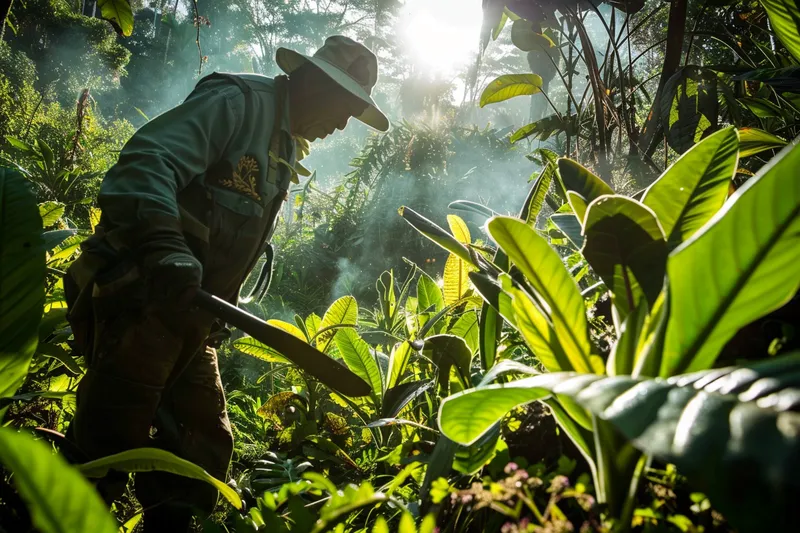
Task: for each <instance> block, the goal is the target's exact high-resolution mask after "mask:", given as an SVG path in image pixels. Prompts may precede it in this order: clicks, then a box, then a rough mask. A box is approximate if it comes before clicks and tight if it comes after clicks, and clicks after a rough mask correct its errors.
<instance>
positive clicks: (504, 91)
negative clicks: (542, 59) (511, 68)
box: [480, 74, 542, 107]
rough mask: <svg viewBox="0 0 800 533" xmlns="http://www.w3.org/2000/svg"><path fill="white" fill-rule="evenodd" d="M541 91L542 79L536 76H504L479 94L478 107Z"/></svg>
mask: <svg viewBox="0 0 800 533" xmlns="http://www.w3.org/2000/svg"><path fill="white" fill-rule="evenodd" d="M541 91H542V77H541V76H539V75H537V74H505V75H503V76H500V77H499V78H497V79H496V80H494V81H493V82H491V83H489V85H487V86H486V88H485V89H484V90H483V93H482V94H481V100H480V106H481V107H483V106H485V105H488V104H495V103H497V102H502V101H504V100H508V99H509V98H514V97H515V96H524V95H530V94H536V93H539V92H541Z"/></svg>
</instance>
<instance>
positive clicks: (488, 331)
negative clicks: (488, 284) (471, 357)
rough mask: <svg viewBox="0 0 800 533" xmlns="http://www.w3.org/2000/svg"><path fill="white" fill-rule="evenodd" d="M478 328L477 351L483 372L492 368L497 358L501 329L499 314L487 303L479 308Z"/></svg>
mask: <svg viewBox="0 0 800 533" xmlns="http://www.w3.org/2000/svg"><path fill="white" fill-rule="evenodd" d="M478 328H479V335H478V342H479V344H478V350H479V353H480V356H481V367H482V368H483V370H484V371H487V370H489V369H490V368H492V367H493V366H494V362H495V359H496V358H497V345H498V343H499V341H500V335H501V334H502V328H503V319H502V318H500V314H499V313H498V312H497V310H496V309H495V308H494V307H492V306H491V305H489V304H488V302H483V307H481V314H480V322H479V324H478Z"/></svg>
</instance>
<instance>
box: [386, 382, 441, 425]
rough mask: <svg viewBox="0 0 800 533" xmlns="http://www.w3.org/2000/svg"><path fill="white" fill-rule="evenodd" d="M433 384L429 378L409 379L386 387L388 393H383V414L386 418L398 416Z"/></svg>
mask: <svg viewBox="0 0 800 533" xmlns="http://www.w3.org/2000/svg"><path fill="white" fill-rule="evenodd" d="M431 385H433V382H432V381H428V380H421V381H409V382H408V383H403V384H402V385H397V386H396V387H392V388H389V389H386V394H384V395H383V402H382V404H381V416H382V417H384V418H394V417H396V416H397V415H398V414H400V411H402V410H403V409H404V408H405V407H406V406H407V405H408V404H409V403H411V402H412V401H414V399H415V398H417V397H419V396H420V395H422V394H424V393H425V391H427V390H428V389H429V388H430V387H431Z"/></svg>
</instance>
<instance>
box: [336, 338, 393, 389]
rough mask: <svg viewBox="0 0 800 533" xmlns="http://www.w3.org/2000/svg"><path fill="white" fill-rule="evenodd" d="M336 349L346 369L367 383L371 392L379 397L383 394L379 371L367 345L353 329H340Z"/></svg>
mask: <svg viewBox="0 0 800 533" xmlns="http://www.w3.org/2000/svg"><path fill="white" fill-rule="evenodd" d="M335 340H336V347H337V348H338V349H339V354H340V355H341V356H342V359H343V360H344V362H345V364H346V365H347V367H348V368H349V369H350V370H352V371H353V372H354V373H355V374H356V375H357V376H358V377H360V378H361V379H363V380H364V381H366V382H367V383H369V386H370V387H371V388H372V392H373V393H375V394H376V395H377V397H380V395H381V394H382V393H383V383H382V379H381V370H380V368H378V363H377V361H375V358H374V357H373V356H372V352H371V351H370V349H369V344H367V343H366V342H364V340H363V339H361V337H359V336H358V333H356V332H355V330H353V329H340V330H339V331H338V332H337V333H336V337H335Z"/></svg>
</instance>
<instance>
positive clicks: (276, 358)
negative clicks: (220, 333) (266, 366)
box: [233, 337, 289, 363]
mask: <svg viewBox="0 0 800 533" xmlns="http://www.w3.org/2000/svg"><path fill="white" fill-rule="evenodd" d="M233 347H234V348H236V349H237V350H239V351H240V352H242V353H246V354H247V355H252V356H253V357H257V358H259V359H261V360H263V361H266V362H268V363H289V360H288V359H286V358H285V357H283V356H282V355H281V354H280V353H279V352H278V351H276V350H274V349H273V348H270V347H269V346H267V345H266V344H264V343H262V342H259V341H257V340H255V339H254V338H253V337H242V338H241V339H236V340H235V341H233Z"/></svg>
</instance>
